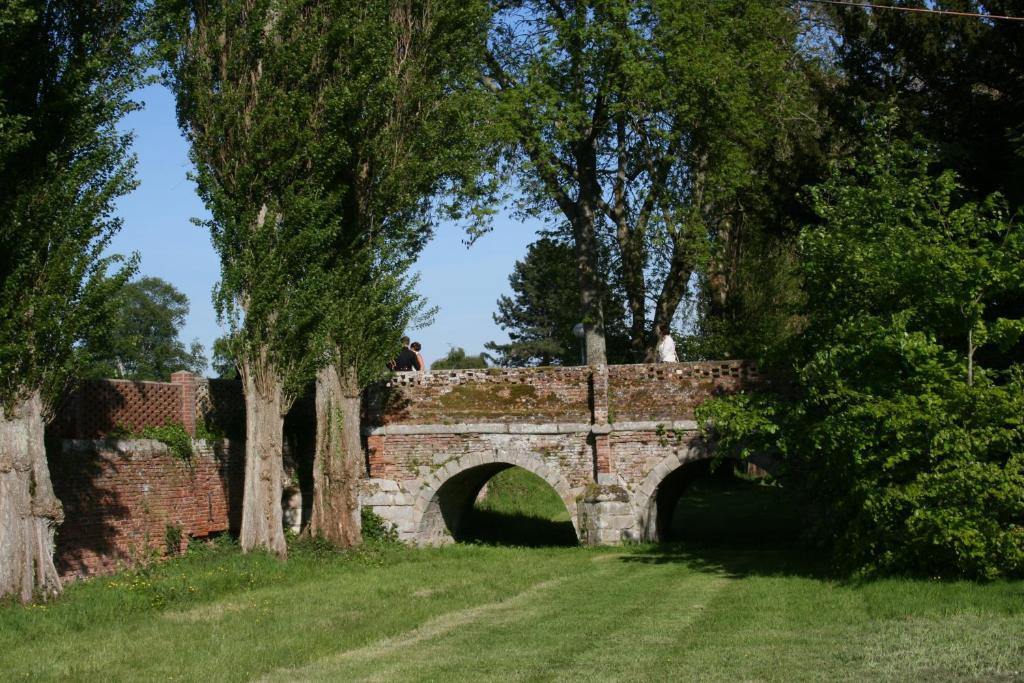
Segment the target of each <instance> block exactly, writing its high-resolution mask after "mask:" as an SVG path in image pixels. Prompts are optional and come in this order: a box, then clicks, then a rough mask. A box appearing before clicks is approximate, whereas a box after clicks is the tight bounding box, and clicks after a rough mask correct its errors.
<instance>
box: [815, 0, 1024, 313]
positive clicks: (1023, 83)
mask: <svg viewBox="0 0 1024 683" xmlns="http://www.w3.org/2000/svg"><path fill="white" fill-rule="evenodd" d="M936 6H938V7H943V8H947V9H957V10H963V9H967V10H969V11H974V12H979V13H982V14H984V13H991V14H1009V15H1020V9H1021V8H1020V4H1019V3H1017V2H1008V1H1007V0H997V1H996V2H984V3H982V2H978V1H977V0H971V1H970V2H965V3H960V4H956V3H952V2H941V3H937V4H936ZM826 14H827V16H828V18H829V19H830V20H831V21H830V23H831V24H832V26H833V27H834V31H835V34H836V35H835V39H834V40H833V41H830V42H831V44H832V46H833V50H834V55H833V58H834V62H835V64H836V66H837V67H838V68H839V70H840V73H841V74H842V76H843V77H842V78H841V79H834V80H833V79H829V80H827V81H826V82H827V83H829V85H831V86H832V87H833V88H834V89H835V91H834V92H831V93H829V96H828V102H829V104H830V108H831V109H832V115H833V116H834V117H835V118H836V120H837V121H838V123H839V124H840V125H841V127H842V130H843V132H845V133H846V134H847V135H850V136H851V137H852V138H853V139H860V138H861V137H863V135H864V123H865V118H864V116H863V107H862V106H860V105H861V104H867V105H868V106H879V105H888V104H890V103H895V104H896V105H897V106H898V107H899V114H898V129H899V132H898V134H899V135H900V136H902V137H904V138H905V139H909V138H910V137H911V136H913V135H920V136H923V137H924V138H926V139H928V140H929V141H931V142H932V143H933V144H935V145H936V150H935V151H936V153H937V154H938V156H939V160H940V163H941V165H942V167H943V168H950V169H953V170H954V171H955V172H956V173H957V176H958V179H959V180H960V182H962V183H963V184H964V185H965V186H966V188H967V191H968V193H969V194H970V195H971V196H974V197H984V196H986V195H988V194H991V193H994V192H999V193H1001V194H1003V195H1004V196H1005V197H1006V198H1007V201H1008V202H1009V205H1010V206H1011V208H1013V209H1014V210H1016V209H1019V208H1021V207H1022V206H1024V188H1022V186H1021V183H1020V182H1019V180H1018V179H1019V178H1020V177H1021V175H1022V173H1024V116H1022V112H1024V89H1022V88H1024V75H1022V74H1021V72H1020V70H1019V69H1017V68H1015V66H1014V65H1016V64H1017V63H1018V61H1019V59H1020V40H1021V36H1020V24H1019V23H1018V22H1010V21H985V20H975V19H969V20H956V21H949V20H948V19H937V18H936V17H934V16H923V15H920V14H915V13H910V12H873V11H869V10H866V9H861V8H852V7H830V8H827V10H826ZM823 23H824V22H823ZM1020 303H1021V302H1018V305H1019V304H1020Z"/></svg>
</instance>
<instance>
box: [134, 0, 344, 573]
mask: <svg viewBox="0 0 1024 683" xmlns="http://www.w3.org/2000/svg"><path fill="white" fill-rule="evenodd" d="M308 5H309V6H312V3H309V4H308ZM306 11H308V6H307V3H300V2H292V1H288V0H281V1H277V0H252V1H245V2H229V1H224V2H216V1H214V2H206V1H203V0H195V1H193V0H168V1H167V2H161V3H158V4H157V11H156V13H155V15H154V22H155V25H156V28H157V36H158V38H159V40H160V54H161V57H162V58H163V60H164V63H165V64H166V68H165V77H166V79H167V81H168V82H169V83H170V85H171V86H172V88H173V89H174V91H175V94H176V98H177V105H178V119H179V124H180V126H181V128H182V130H183V131H184V133H185V135H186V137H187V138H188V140H189V143H190V145H191V157H192V161H193V163H194V164H195V169H196V171H195V180H196V183H197V185H198V189H199V193H200V195H201V196H202V198H203V200H204V202H205V204H206V206H207V208H208V209H209V211H210V214H211V218H210V220H209V221H207V222H206V226H207V227H208V228H209V229H210V234H211V237H212V241H213V245H214V247H215V249H216V250H217V252H218V253H219V255H220V261H221V280H220V282H219V284H218V286H217V288H216V291H215V293H214V301H215V304H216V306H217V310H218V314H219V315H220V316H221V317H222V319H224V320H226V321H228V322H229V324H230V326H231V328H232V335H231V337H230V339H231V344H230V346H231V348H230V353H231V355H232V356H234V359H235V361H236V364H237V367H238V369H239V374H240V376H241V380H242V385H243V390H244V394H245V403H246V441H245V450H246V454H245V455H246V466H245V485H244V493H243V504H242V528H241V538H240V542H241V546H242V549H243V550H245V551H249V550H253V549H256V548H264V549H267V550H269V551H271V552H273V553H275V554H277V555H278V556H280V557H284V556H285V555H286V554H287V548H286V545H285V538H284V531H283V525H282V511H281V490H282V449H283V431H282V430H283V425H284V416H285V414H286V413H287V412H288V409H289V408H290V407H291V405H292V404H293V403H294V401H295V399H296V398H297V397H298V396H299V395H300V393H301V392H302V390H303V388H304V386H305V384H306V382H308V381H309V380H310V379H311V378H312V376H313V374H314V373H315V369H316V367H317V359H316V358H315V356H314V354H313V353H312V352H311V349H312V346H311V344H312V342H311V340H312V336H313V333H314V331H315V329H316V327H317V316H316V313H317V303H318V300H319V296H320V295H322V293H323V283H322V282H317V278H316V277H315V276H316V271H315V269H314V270H313V271H310V269H309V268H308V266H309V261H310V260H311V259H313V258H315V257H316V255H317V254H321V253H323V252H324V251H325V250H326V249H328V248H329V247H330V244H331V241H332V238H333V232H334V230H333V228H334V225H333V223H332V222H331V221H329V220H325V219H324V214H323V206H322V205H321V204H320V203H318V202H317V201H315V198H316V197H317V195H318V194H319V192H320V187H319V185H318V184H317V179H316V178H315V176H314V175H313V174H311V169H312V167H313V164H314V161H315V160H314V159H311V158H310V156H309V154H308V147H309V140H310V138H309V136H310V134H311V133H310V131H311V130H314V129H316V128H318V127H319V126H317V125H316V124H317V122H318V121H319V118H318V117H319V116H320V115H321V113H322V109H321V108H320V105H321V103H320V102H318V101H317V100H316V99H315V98H314V97H313V95H312V94H311V89H314V88H315V78H316V75H317V71H316V69H312V70H311V69H310V68H309V67H310V62H309V59H308V57H309V52H310V50H309V48H310V46H311V44H312V41H310V40H307V39H306V37H305V36H303V35H302V32H301V31H300V30H299V28H300V26H301V22H302V16H303V13H304V12H306ZM313 92H315V90H313Z"/></svg>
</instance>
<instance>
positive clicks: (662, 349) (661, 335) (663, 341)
mask: <svg viewBox="0 0 1024 683" xmlns="http://www.w3.org/2000/svg"><path fill="white" fill-rule="evenodd" d="M658 362H659V363H678V362H679V358H678V357H677V356H676V342H675V340H674V339H672V333H671V332H670V331H669V328H668V325H667V324H666V323H661V324H660V325H658Z"/></svg>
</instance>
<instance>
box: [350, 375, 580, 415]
mask: <svg viewBox="0 0 1024 683" xmlns="http://www.w3.org/2000/svg"><path fill="white" fill-rule="evenodd" d="M590 374H591V370H590V368H587V367H567V368H562V367H550V368H487V369H484V370H438V371H434V372H427V373H419V372H403V373H397V374H395V375H394V376H393V377H391V378H390V379H389V380H387V381H386V382H384V383H383V384H382V385H379V386H377V387H373V388H371V389H370V391H368V392H367V410H366V413H367V419H368V422H369V424H371V425H373V426H380V425H388V424H464V423H470V422H473V423H478V422H479V423H493V422H502V423H532V424H544V423H551V422H590V419H591V410H590V391H589V381H590Z"/></svg>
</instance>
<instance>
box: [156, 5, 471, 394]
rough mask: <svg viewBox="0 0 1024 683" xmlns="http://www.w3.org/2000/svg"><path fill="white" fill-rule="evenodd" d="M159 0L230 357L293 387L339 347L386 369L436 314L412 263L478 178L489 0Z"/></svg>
mask: <svg viewBox="0 0 1024 683" xmlns="http://www.w3.org/2000/svg"><path fill="white" fill-rule="evenodd" d="M156 5H157V11H156V12H155V14H154V26H155V28H156V32H157V34H158V35H159V36H160V52H161V55H162V56H163V58H164V60H165V63H166V64H167V69H166V76H167V77H168V80H169V81H170V82H171V84H172V85H173V87H174V88H175V90H176V92H177V94H178V103H179V118H180V123H181V126H182V128H183V130H184V131H185V132H186V135H187V136H188V137H189V140H190V142H191V144H192V150H193V152H192V153H193V159H194V161H195V163H196V166H197V183H198V186H199V190H200V193H201V194H202V196H203V199H204V201H205V202H206V204H207V206H208V207H209V208H210V210H211V213H212V215H213V219H212V221H211V222H210V223H209V224H208V227H209V228H210V229H211V234H212V237H213V242H214V246H215V247H216V248H217V250H218V252H219V253H220V254H221V261H222V280H221V283H220V285H219V287H218V291H217V296H216V299H217V304H218V309H219V311H220V313H221V314H222V315H223V316H224V317H226V318H227V319H228V320H229V321H230V322H231V324H232V326H233V330H234V331H233V339H232V343H231V345H230V346H231V348H230V350H229V351H230V357H232V358H234V359H235V360H236V361H239V362H241V364H242V365H243V366H244V365H245V364H249V365H252V364H259V365H265V366H267V367H268V368H271V374H272V375H276V376H278V377H279V378H280V380H281V381H282V382H283V383H284V385H285V388H286V391H287V393H288V395H289V396H290V397H294V396H295V395H297V394H298V393H300V392H301V390H302V389H303V387H304V386H305V384H306V382H307V381H308V380H309V378H310V377H311V376H312V374H313V373H314V371H315V370H316V369H317V368H319V367H321V366H323V365H324V364H325V363H332V362H333V363H337V364H339V365H340V366H342V367H345V368H355V369H356V370H357V371H358V373H359V381H360V382H361V383H363V384H365V383H367V382H369V381H370V380H372V379H374V378H376V377H377V376H378V375H379V374H380V373H381V372H382V369H383V368H384V367H385V362H386V360H387V358H386V355H387V350H388V349H390V348H392V346H393V344H394V342H396V341H397V340H398V338H399V337H400V335H401V333H402V331H403V330H404V329H406V328H407V327H410V326H415V325H416V324H419V323H422V322H425V321H427V320H429V314H430V311H427V310H426V309H425V308H424V305H423V302H422V301H421V299H420V298H419V297H418V295H416V294H415V291H414V285H415V278H414V277H412V276H411V275H410V274H409V268H410V266H411V265H412V262H413V260H414V258H415V255H416V253H417V252H418V250H419V249H420V248H421V247H422V245H423V244H424V243H425V241H426V239H427V238H429V236H430V233H431V230H430V227H431V225H432V221H433V219H434V218H435V217H436V215H437V212H438V211H440V210H441V209H442V208H448V209H450V210H451V211H452V212H458V210H459V207H461V206H462V203H461V202H460V201H458V197H459V196H462V195H463V194H467V195H468V194H472V192H473V191H474V189H473V188H475V185H476V178H477V177H478V176H479V172H480V168H481V163H482V157H481V155H480V154H479V148H478V146H476V145H474V144H473V141H474V140H475V139H477V138H479V134H478V133H477V132H476V131H477V129H478V126H477V125H476V124H477V123H478V122H477V120H476V119H475V116H476V114H475V113H474V111H475V110H476V109H478V108H474V107H473V106H472V98H473V97H474V95H473V93H472V91H473V89H472V88H470V87H467V86H468V85H471V84H472V83H473V82H474V80H475V68H476V65H477V64H478V62H479V50H480V46H482V44H483V31H484V29H485V23H484V22H485V21H486V3H483V2H468V3H467V2H433V3H419V2H414V3H399V2H389V1H382V2H371V3H361V4H353V3H349V4H345V3H326V4H324V3H321V4H315V5H310V4H309V3H306V2H302V1H299V0H285V1H281V2H267V1H264V2H257V3H256V4H255V5H253V6H251V7H250V6H246V7H243V6H241V5H237V4H231V3H226V4H215V5H212V6H211V5H208V3H205V2H191V1H190V0H163V1H161V2H158V3H156ZM460 188H470V189H468V190H467V192H466V193H462V192H461V191H460ZM438 197H443V200H444V201H442V200H441V199H437V198H438ZM222 369H223V370H225V371H227V372H229V371H230V368H229V367H227V365H226V364H222ZM261 373H262V374H264V375H265V374H266V371H265V370H261Z"/></svg>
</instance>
